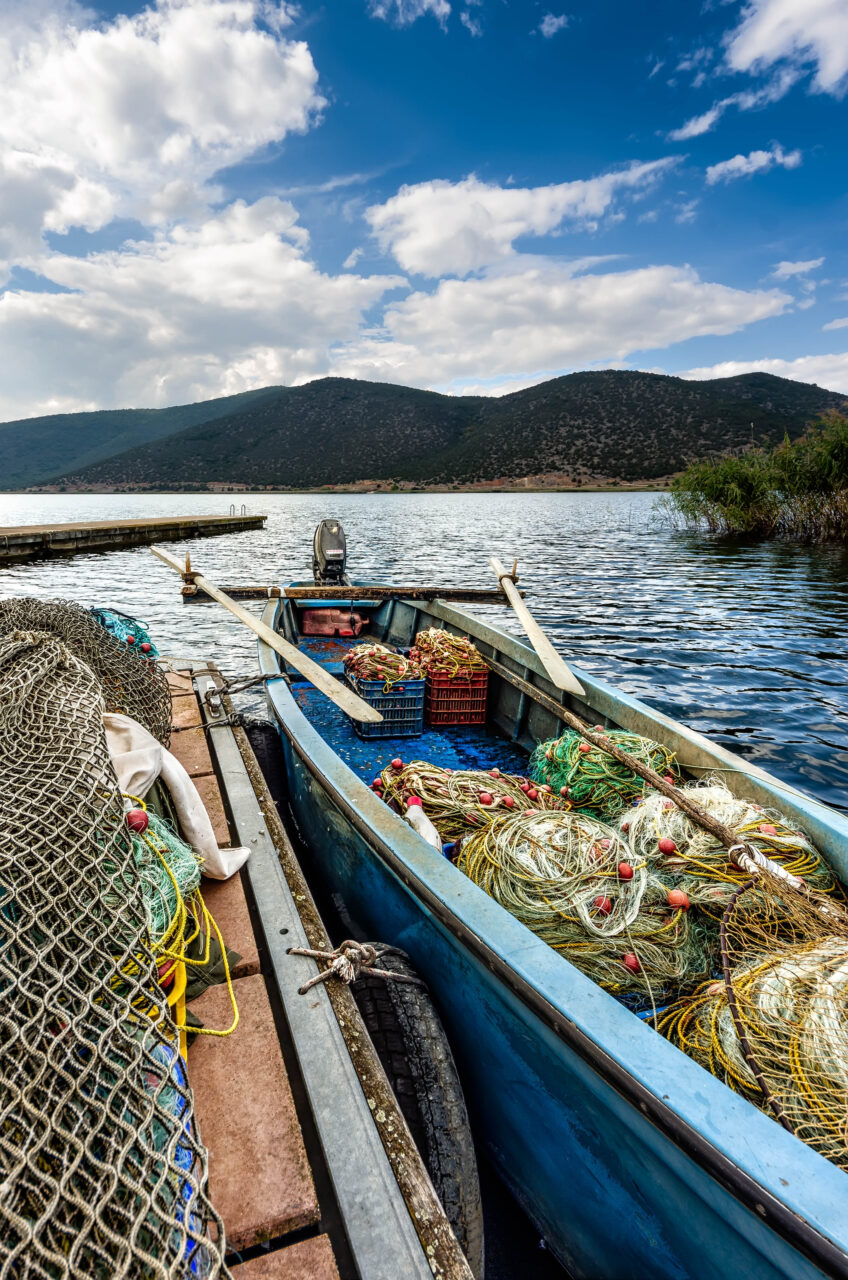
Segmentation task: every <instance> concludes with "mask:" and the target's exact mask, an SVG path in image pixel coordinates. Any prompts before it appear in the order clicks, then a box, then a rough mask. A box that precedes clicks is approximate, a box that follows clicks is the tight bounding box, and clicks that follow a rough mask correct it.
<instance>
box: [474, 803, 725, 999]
mask: <svg viewBox="0 0 848 1280" xmlns="http://www.w3.org/2000/svg"><path fill="white" fill-rule="evenodd" d="M457 866H458V867H459V869H460V870H461V871H463V872H464V873H465V874H466V875H467V876H468V877H469V878H470V879H471V880H473V881H474V883H475V884H477V885H479V886H480V888H481V889H484V890H485V891H486V893H488V894H489V895H490V896H491V897H492V898H494V899H495V901H496V902H499V903H500V904H501V906H503V907H505V908H506V909H507V911H509V912H510V914H511V915H513V916H515V917H516V919H517V920H520V921H521V922H522V923H523V924H525V925H527V927H528V928H529V929H532V930H533V932H534V933H536V934H538V936H539V937H540V938H542V939H544V941H545V942H547V943H548V944H549V945H550V946H551V947H553V948H554V949H555V950H556V951H559V952H560V953H561V954H563V955H565V956H567V957H568V959H569V960H571V961H572V963H573V964H575V965H576V966H577V967H578V968H579V969H582V970H583V971H584V973H587V974H588V975H589V976H590V977H591V978H593V979H594V980H595V981H596V982H597V983H598V984H599V985H600V986H602V987H604V988H606V989H607V990H609V991H613V992H615V993H617V994H624V993H629V992H638V993H642V994H645V995H648V996H650V997H652V998H653V1000H654V1001H656V1002H659V1001H660V1000H661V999H665V998H666V996H667V995H668V993H669V992H672V993H676V992H677V990H679V988H680V986H681V984H682V983H684V982H687V981H688V982H692V981H697V980H698V979H699V978H701V977H704V976H705V975H706V974H707V973H709V967H710V966H709V940H708V936H707V934H706V931H705V930H704V929H703V928H702V927H701V924H700V922H699V921H698V920H697V918H695V917H694V916H692V915H690V913H689V912H688V911H686V910H685V909H683V908H682V907H681V906H680V905H675V902H676V898H675V896H674V894H670V893H669V890H668V886H667V885H665V884H664V883H663V882H662V881H661V880H660V879H658V878H657V877H656V876H654V875H651V874H650V873H649V872H648V870H647V868H646V866H645V863H644V861H642V860H639V859H637V858H634V857H633V855H632V853H631V851H630V850H629V849H628V847H627V845H626V843H625V841H624V840H623V839H622V837H621V836H620V835H619V834H618V833H617V832H616V831H614V830H613V829H612V827H609V826H607V825H606V824H605V823H602V822H600V821H598V820H597V819H596V818H592V817H589V816H588V815H587V814H585V813H564V812H560V813H553V812H548V813H544V812H543V813H519V814H512V815H509V816H500V817H496V818H494V819H493V820H492V821H491V822H490V823H488V824H487V825H486V826H485V827H484V828H482V829H481V830H480V831H477V832H474V833H472V834H470V835H466V836H465V838H464V839H463V840H462V843H461V845H460V848H459V854H458V857H457Z"/></svg>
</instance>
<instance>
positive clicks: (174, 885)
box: [131, 801, 201, 951]
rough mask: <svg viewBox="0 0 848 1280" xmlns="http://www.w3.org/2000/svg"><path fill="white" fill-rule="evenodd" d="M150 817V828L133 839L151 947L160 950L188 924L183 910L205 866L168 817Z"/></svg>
mask: <svg viewBox="0 0 848 1280" xmlns="http://www.w3.org/2000/svg"><path fill="white" fill-rule="evenodd" d="M134 803H136V804H138V803H140V802H139V801H134ZM147 816H148V827H147V830H146V831H144V832H142V833H141V834H137V835H135V834H134V835H133V836H132V837H131V838H132V845H133V855H134V858H135V864H136V867H137V869H138V874H139V878H140V880H141V894H142V900H143V902H144V909H145V912H146V914H147V923H148V928H149V931H150V943H151V948H152V950H153V951H158V950H159V949H160V948H161V947H162V946H164V945H165V943H166V942H167V941H168V940H169V939H170V938H172V936H173V935H174V934H178V933H179V924H180V923H182V924H183V925H184V924H185V921H184V920H181V909H182V906H183V904H184V903H185V902H186V901H187V899H189V898H191V895H192V894H193V893H194V892H195V890H196V889H198V888H199V886H200V870H201V868H200V862H199V861H198V858H197V855H196V854H195V852H194V850H193V849H192V848H191V847H190V846H189V845H187V844H186V843H185V842H184V841H183V840H181V839H180V838H179V836H178V835H177V834H176V832H175V831H174V830H173V828H172V827H171V826H170V824H169V823H167V822H166V821H165V819H164V818H160V817H157V815H156V814H155V813H148V815H147Z"/></svg>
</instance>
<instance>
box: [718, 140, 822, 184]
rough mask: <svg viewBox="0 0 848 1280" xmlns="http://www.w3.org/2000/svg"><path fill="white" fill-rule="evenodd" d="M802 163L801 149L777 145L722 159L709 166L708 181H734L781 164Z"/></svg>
mask: <svg viewBox="0 0 848 1280" xmlns="http://www.w3.org/2000/svg"><path fill="white" fill-rule="evenodd" d="M800 163H801V152H800V151H784V150H783V148H782V147H781V146H778V145H775V146H773V147H771V148H770V150H768V151H749V152H748V154H747V155H746V156H743V155H741V154H740V155H736V156H732V157H731V158H730V159H729V160H720V161H719V163H718V164H711V165H709V166H708V168H707V182H708V183H709V184H710V186H712V185H714V184H715V183H716V182H732V181H733V180H734V179H735V178H747V177H748V176H749V175H750V174H752V173H763V172H764V171H765V170H767V169H773V168H774V166H775V165H780V166H781V167H782V168H784V169H797V168H798V165H799V164H800Z"/></svg>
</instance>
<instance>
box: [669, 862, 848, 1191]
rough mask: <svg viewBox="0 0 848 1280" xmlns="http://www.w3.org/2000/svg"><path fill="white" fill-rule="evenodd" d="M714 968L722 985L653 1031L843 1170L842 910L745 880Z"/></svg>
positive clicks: (845, 1035)
mask: <svg viewBox="0 0 848 1280" xmlns="http://www.w3.org/2000/svg"><path fill="white" fill-rule="evenodd" d="M752 897H755V899H756V900H755V902H754V903H749V902H747V901H746V900H747V899H749V898H752ZM721 961H722V969H723V975H724V976H723V978H722V979H720V980H717V981H712V982H708V983H705V984H704V985H703V987H701V989H700V990H699V991H697V992H696V993H695V994H694V995H692V996H689V997H687V998H684V999H681V1000H679V1001H678V1002H677V1003H676V1004H674V1005H672V1006H671V1007H670V1008H669V1009H668V1010H666V1011H665V1012H664V1014H663V1016H662V1017H661V1019H660V1020H659V1022H658V1027H659V1030H660V1031H661V1032H662V1033H663V1034H664V1035H666V1036H668V1037H669V1039H670V1040H672V1042H673V1043H675V1044H676V1045H678V1047H679V1048H681V1049H683V1050H684V1052H686V1053H688V1054H689V1055H690V1056H691V1057H693V1058H695V1060H696V1061H697V1062H700V1063H701V1065H702V1066H704V1067H706V1069H707V1070H708V1071H710V1072H711V1073H712V1074H713V1075H715V1076H718V1078H719V1079H721V1080H723V1081H724V1082H725V1083H726V1084H727V1085H729V1086H730V1088H731V1089H733V1090H735V1091H736V1092H737V1093H741V1094H743V1095H744V1096H745V1097H747V1098H748V1099H749V1100H750V1101H751V1102H753V1103H754V1104H755V1105H756V1106H759V1107H761V1108H762V1109H763V1110H765V1111H767V1112H768V1113H769V1114H771V1115H772V1116H773V1117H774V1118H775V1119H777V1120H779V1121H780V1122H781V1123H782V1124H783V1125H784V1126H785V1127H786V1128H787V1129H789V1130H791V1132H793V1133H795V1134H796V1135H797V1136H798V1137H799V1138H802V1139H803V1141H804V1142H806V1143H808V1144H809V1145H810V1146H812V1147H814V1148H815V1149H816V1150H817V1151H819V1152H820V1153H821V1154H822V1155H824V1156H827V1157H828V1158H829V1159H830V1160H833V1161H834V1162H835V1163H836V1164H838V1165H840V1166H841V1167H842V1168H843V1169H846V1170H848V916H846V913H845V910H844V908H843V906H842V905H841V904H840V903H838V902H834V901H833V900H832V899H828V898H826V897H820V896H818V895H812V896H810V897H807V896H805V895H804V894H803V893H798V892H796V891H793V890H791V889H790V888H787V887H786V885H785V884H782V883H781V882H780V881H778V880H775V879H773V878H772V877H770V876H764V875H761V876H759V877H758V878H757V880H756V881H752V880H748V881H747V882H745V884H743V885H740V886H736V889H735V890H734V898H733V899H732V900H731V901H730V903H729V904H728V906H727V908H726V911H725V915H724V919H723V926H722V939H721Z"/></svg>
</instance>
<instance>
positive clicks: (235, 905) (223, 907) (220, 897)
mask: <svg viewBox="0 0 848 1280" xmlns="http://www.w3.org/2000/svg"><path fill="white" fill-rule="evenodd" d="M200 891H201V893H202V894H203V901H204V902H205V903H206V906H207V908H208V909H209V911H210V912H211V915H212V919H213V920H214V921H215V923H216V924H217V926H218V928H219V929H220V930H221V937H222V938H223V939H224V941H225V942H226V944H227V946H228V947H230V948H231V950H233V951H238V953H239V955H240V956H241V960H240V961H239V963H238V965H237V966H236V968H235V969H234V970H233V977H234V978H247V977H249V976H250V975H251V974H253V973H258V972H259V951H258V949H257V946H256V937H255V935H254V932H253V926H252V925H251V923H250V913H249V911H248V908H247V898H246V897H245V896H244V888H243V886H242V883H241V876H240V875H239V874H238V872H236V874H235V875H234V876H230V878H229V880H208V879H204V880H203V882H202V884H201V886H200Z"/></svg>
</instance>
